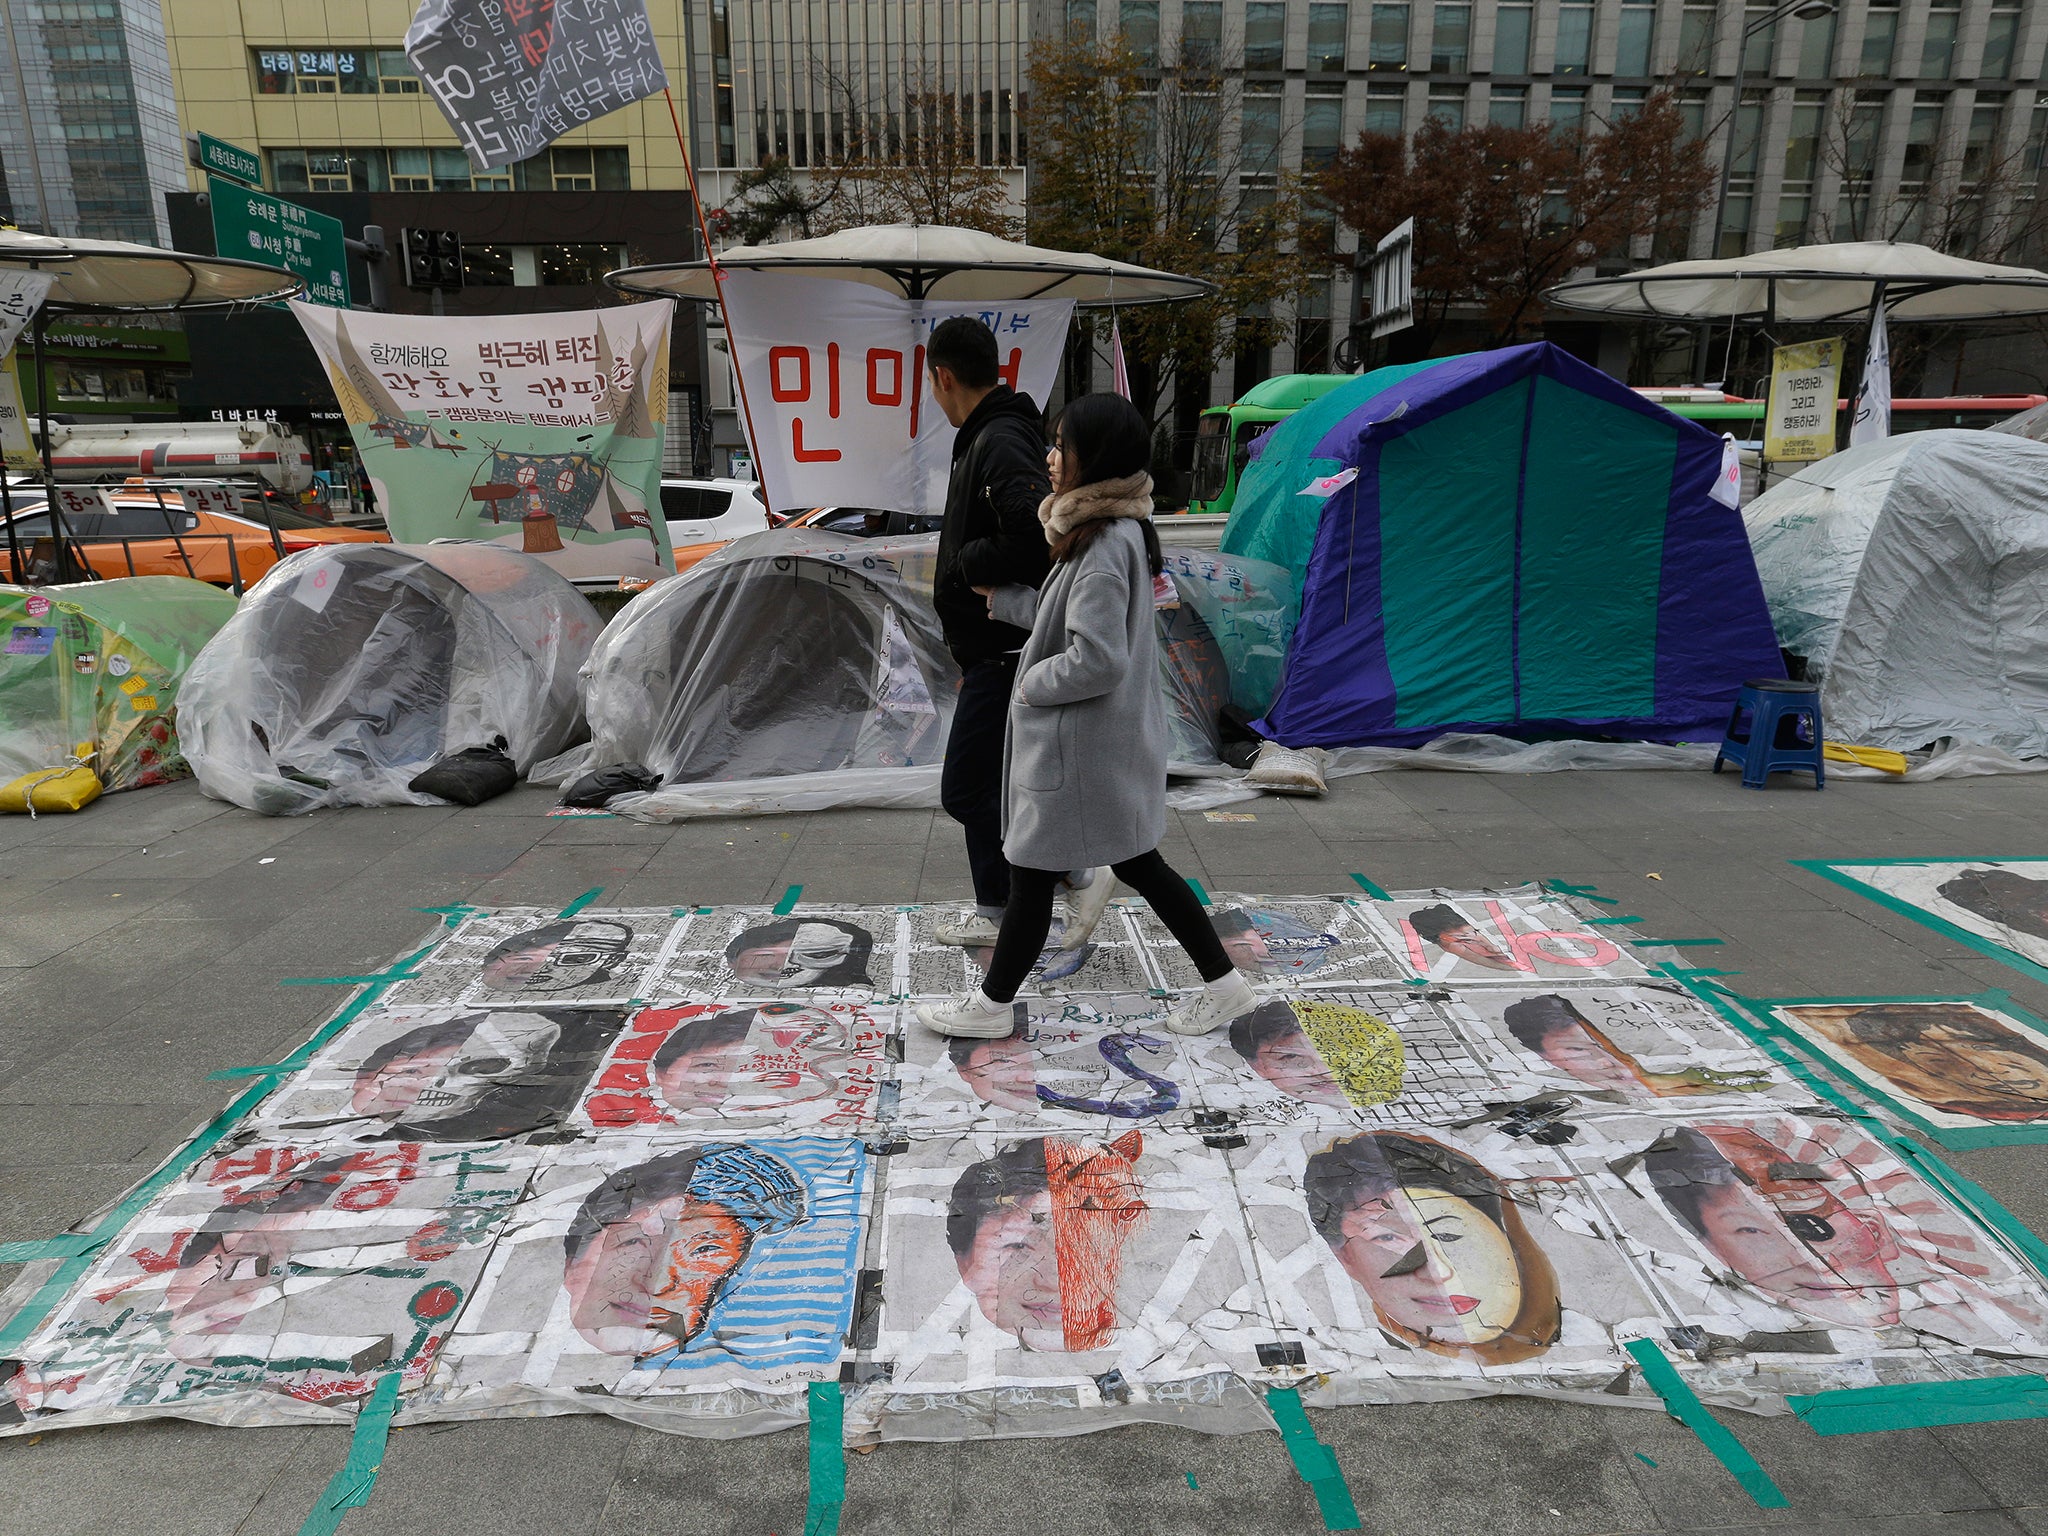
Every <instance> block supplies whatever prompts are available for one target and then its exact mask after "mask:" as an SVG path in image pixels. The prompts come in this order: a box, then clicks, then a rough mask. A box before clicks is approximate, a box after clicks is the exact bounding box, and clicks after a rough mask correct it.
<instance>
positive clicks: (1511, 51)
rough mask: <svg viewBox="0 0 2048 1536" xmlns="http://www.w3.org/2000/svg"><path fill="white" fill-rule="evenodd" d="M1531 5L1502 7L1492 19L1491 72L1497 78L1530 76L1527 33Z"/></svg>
mask: <svg viewBox="0 0 2048 1536" xmlns="http://www.w3.org/2000/svg"><path fill="white" fill-rule="evenodd" d="M1534 13H1535V7H1534V6H1528V5H1504V6H1502V7H1501V8H1500V9H1499V10H1498V11H1496V12H1495V13H1494V18H1493V72H1494V73H1495V74H1496V75H1526V74H1527V73H1529V33H1530V28H1531V19H1530V18H1531V17H1532V16H1533V15H1534Z"/></svg>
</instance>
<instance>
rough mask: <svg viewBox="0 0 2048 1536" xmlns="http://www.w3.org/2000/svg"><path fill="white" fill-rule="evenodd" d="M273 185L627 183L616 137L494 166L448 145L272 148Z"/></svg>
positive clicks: (544, 187) (557, 188)
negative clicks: (484, 166)
mask: <svg viewBox="0 0 2048 1536" xmlns="http://www.w3.org/2000/svg"><path fill="white" fill-rule="evenodd" d="M269 153H270V177H271V180H270V184H271V186H273V187H275V188H276V189H277V190H278V191H279V192H511V191H515V190H517V191H521V192H550V191H553V192H565V191H598V192H624V191H626V190H628V189H629V188H630V187H631V186H632V175H631V167H630V160H629V157H628V154H627V151H626V149H625V148H624V146H622V145H598V146H593V147H588V148H581V147H579V148H570V147H568V146H565V145H556V146H555V147H553V148H551V149H547V150H544V151H542V152H541V153H540V154H538V155H535V156H533V157H532V158H531V159H529V160H522V161H520V162H519V163H518V164H517V165H512V166H508V167H506V168H504V169H502V170H497V171H479V170H477V169H476V168H475V167H474V166H472V165H471V164H470V163H469V157H468V156H467V155H465V154H463V152H462V151H461V150H459V149H456V148H453V147H452V146H448V145H433V146H422V147H419V148H413V147H409V146H387V145H382V144H374V145H364V146H361V147H357V148H346V149H273V150H271V151H270V152H269Z"/></svg>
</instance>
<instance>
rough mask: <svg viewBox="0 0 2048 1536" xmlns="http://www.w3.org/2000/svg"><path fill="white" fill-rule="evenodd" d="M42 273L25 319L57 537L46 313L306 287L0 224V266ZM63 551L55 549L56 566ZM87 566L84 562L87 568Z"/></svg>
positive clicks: (3, 505) (3, 498)
mask: <svg viewBox="0 0 2048 1536" xmlns="http://www.w3.org/2000/svg"><path fill="white" fill-rule="evenodd" d="M10 271H12V272H23V271H29V272H49V273H53V274H54V275H55V277H56V281H55V282H53V283H52V284H51V285H50V291H49V293H48V294H47V295H46V296H45V297H44V299H43V302H42V303H41V304H39V305H37V306H36V311H35V318H34V320H33V321H32V322H31V324H32V332H31V334H32V336H33V338H34V344H35V353H36V416H37V419H38V422H39V424H40V429H41V435H42V460H43V484H44V487H45V489H46V491H47V492H48V494H49V509H50V517H51V527H52V529H53V531H55V532H56V533H57V534H58V535H59V545H60V550H61V547H62V543H63V539H62V535H63V526H64V525H63V513H62V512H61V511H60V510H59V509H58V507H57V495H56V483H57V482H56V475H55V473H54V472H53V470H52V469H51V464H50V376H49V366H48V362H47V360H46V355H45V348H44V345H43V333H44V321H45V317H46V316H48V315H49V313H50V312H51V311H53V310H55V311H59V312H63V313H70V314H141V313H163V312H167V311H175V312H181V313H182V312H186V311H191V310H205V309H228V308H232V307H234V306H236V305H239V304H261V303H265V302H268V301H270V300H275V299H289V298H294V297H296V296H297V295H299V294H301V293H303V292H305V289H306V285H305V284H304V283H303V282H301V281H300V280H299V279H298V278H297V277H294V276H293V275H292V274H291V273H289V272H287V271H285V270H283V269H282V268H280V267H271V266H265V265H264V264H263V263H261V262H255V261H240V260H237V259H236V258H234V257H231V256H201V255H197V254H194V253H192V252H189V251H166V250H162V249H159V248H158V247H156V246H153V245H137V244H135V243H133V242H131V241H127V240H67V239H61V238H59V237H57V236H53V235H32V234H26V233H23V232H22V231H20V230H12V229H0V272H10ZM6 478H7V477H6V474H5V471H4V470H0V513H4V514H5V516H6V518H7V535H8V538H7V543H8V551H9V563H10V570H11V572H12V575H13V577H14V579H15V580H16V581H19V580H21V578H22V563H21V551H20V548H19V544H18V541H17V540H16V538H15V534H14V518H13V511H12V497H11V496H10V495H9V494H8V493H7V490H6ZM64 558H65V557H64V556H63V555H62V554H61V553H60V555H59V559H58V566H59V569H60V571H61V569H62V567H63V564H64ZM87 569H88V570H91V567H90V566H88V567H87Z"/></svg>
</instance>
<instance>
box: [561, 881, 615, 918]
mask: <svg viewBox="0 0 2048 1536" xmlns="http://www.w3.org/2000/svg"><path fill="white" fill-rule="evenodd" d="M603 894H604V887H603V886H601V885H593V886H592V887H591V888H590V889H589V890H587V891H585V892H584V893H583V894H582V895H581V896H578V897H577V898H576V899H575V900H574V901H572V902H570V903H569V905H567V906H566V907H564V908H562V910H561V911H559V912H557V913H556V914H555V916H557V917H574V916H575V915H576V914H577V913H578V912H581V911H582V910H583V909H584V908H585V907H587V906H589V905H590V904H591V903H592V902H593V901H595V900H597V898H598V897H600V896H602V895H603Z"/></svg>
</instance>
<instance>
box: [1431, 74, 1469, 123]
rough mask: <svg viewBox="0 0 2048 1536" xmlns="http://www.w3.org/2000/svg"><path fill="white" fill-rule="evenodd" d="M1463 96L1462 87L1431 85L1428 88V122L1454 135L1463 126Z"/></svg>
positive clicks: (1464, 92)
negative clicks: (1438, 125)
mask: <svg viewBox="0 0 2048 1536" xmlns="http://www.w3.org/2000/svg"><path fill="white" fill-rule="evenodd" d="M1465 96H1466V91H1465V87H1464V86H1462V85H1432V86H1431V87H1430V88H1429V117H1430V120H1431V121H1433V122H1436V123H1441V124H1442V125H1443V126H1444V128H1446V129H1447V130H1449V131H1450V132H1452V133H1456V132H1457V131H1458V130H1459V129H1460V128H1463V127H1464V126H1465Z"/></svg>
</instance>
